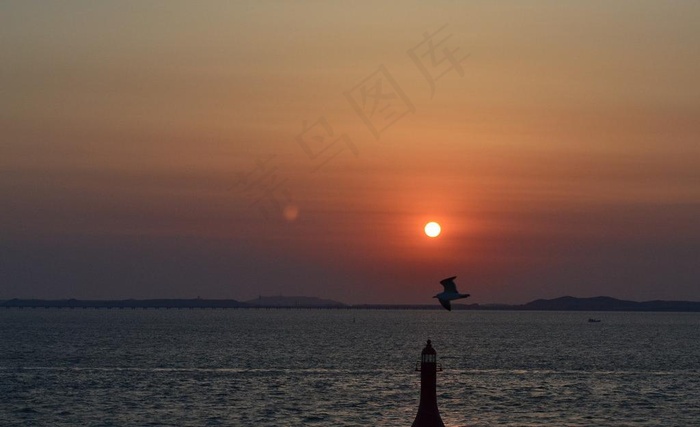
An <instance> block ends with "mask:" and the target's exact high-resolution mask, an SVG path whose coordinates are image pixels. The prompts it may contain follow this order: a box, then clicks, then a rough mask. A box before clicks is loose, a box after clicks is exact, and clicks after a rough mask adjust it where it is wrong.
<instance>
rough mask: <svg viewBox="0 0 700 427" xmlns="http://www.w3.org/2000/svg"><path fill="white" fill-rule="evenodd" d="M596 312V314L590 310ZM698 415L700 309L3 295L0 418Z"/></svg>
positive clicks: (503, 420)
mask: <svg viewBox="0 0 700 427" xmlns="http://www.w3.org/2000/svg"><path fill="white" fill-rule="evenodd" d="M589 317H596V318H600V319H601V322H600V323H588V321H587V320H588V318H589ZM428 338H430V339H431V340H432V342H433V346H434V348H435V349H436V351H437V353H438V362H439V363H441V365H442V367H443V371H442V372H440V373H439V374H438V402H439V406H440V410H441V413H442V418H443V421H444V422H445V424H446V425H447V426H700V313H617V312H616V313H609V312H606V313H582V312H490V311H466V312H465V311H462V312H459V311H457V312H446V311H409V310H406V311H403V310H397V311H389V310H302V309H299V310H264V309H230V310H152V309H151V310H104V309H103V310H82V309H76V310H69V309H60V310H58V309H52V310H51V309H34V310H27V309H25V310H18V309H3V310H0V425H2V426H241V427H243V426H387V427H394V426H396V427H398V426H410V425H411V423H412V422H413V418H414V416H415V413H416V409H417V406H418V397H419V387H420V379H419V375H418V373H417V372H415V366H416V362H417V361H418V359H419V357H420V352H421V350H422V348H423V346H424V345H425V341H426V339H428Z"/></svg>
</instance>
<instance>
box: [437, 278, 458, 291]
mask: <svg viewBox="0 0 700 427" xmlns="http://www.w3.org/2000/svg"><path fill="white" fill-rule="evenodd" d="M456 278H457V276H452V277H448V278H447V279H442V280H440V284H441V285H442V286H443V287H444V288H445V292H454V293H458V292H457V285H455V279H456Z"/></svg>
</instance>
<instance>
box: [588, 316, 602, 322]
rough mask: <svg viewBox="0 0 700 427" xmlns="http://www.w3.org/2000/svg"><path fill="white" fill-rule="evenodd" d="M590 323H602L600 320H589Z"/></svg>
mask: <svg viewBox="0 0 700 427" xmlns="http://www.w3.org/2000/svg"><path fill="white" fill-rule="evenodd" d="M588 323H600V319H593V318H590V317H589V318H588Z"/></svg>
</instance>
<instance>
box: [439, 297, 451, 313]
mask: <svg viewBox="0 0 700 427" xmlns="http://www.w3.org/2000/svg"><path fill="white" fill-rule="evenodd" d="M439 301H440V304H442V306H443V307H445V308H446V309H447V311H452V305H451V304H450V301H448V300H446V299H441V300H439Z"/></svg>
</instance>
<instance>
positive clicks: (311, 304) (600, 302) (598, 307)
mask: <svg viewBox="0 0 700 427" xmlns="http://www.w3.org/2000/svg"><path fill="white" fill-rule="evenodd" d="M0 308H8V309H9V308H18V309H23V308H73V309H75V308H85V309H87V308H92V309H100V308H104V309H148V308H152V309H159V308H162V309H217V308H219V309H222V308H241V309H273V308H276V309H291V308H306V309H345V310H443V308H442V307H440V305H439V304H355V305H350V304H344V303H342V302H338V301H333V300H329V299H322V298H316V297H303V296H296V297H289V296H260V297H258V298H256V299H252V300H249V301H237V300H233V299H202V298H193V299H143V300H138V299H126V300H78V299H73V298H71V299H62V300H43V299H18V298H14V299H10V300H5V301H1V300H0ZM452 309H453V310H520V311H667V312H700V302H698V301H661V300H656V301H645V302H636V301H625V300H620V299H616V298H611V297H605V296H601V297H593V298H576V297H571V296H565V297H560V298H555V299H538V300H535V301H531V302H529V303H527V304H518V305H508V304H453V305H452Z"/></svg>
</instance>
